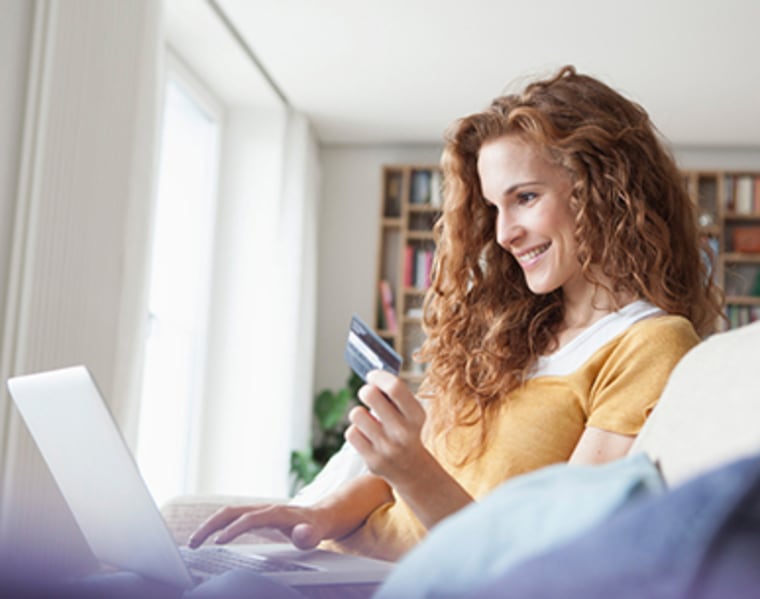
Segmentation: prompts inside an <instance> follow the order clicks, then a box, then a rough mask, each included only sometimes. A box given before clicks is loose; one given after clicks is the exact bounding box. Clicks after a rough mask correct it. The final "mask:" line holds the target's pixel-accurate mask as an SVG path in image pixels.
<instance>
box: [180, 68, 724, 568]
mask: <svg viewBox="0 0 760 599" xmlns="http://www.w3.org/2000/svg"><path fill="white" fill-rule="evenodd" d="M442 167H443V172H444V204H443V215H442V218H441V219H440V221H439V222H438V224H437V226H436V236H437V237H436V239H437V253H436V266H435V269H434V276H433V285H432V287H431V290H430V292H429V293H428V295H427V297H426V300H425V310H424V319H423V326H424V329H425V332H426V334H427V340H426V342H425V344H424V345H423V347H422V349H421V351H420V354H419V356H418V358H419V360H420V361H423V362H427V363H428V365H429V366H428V369H427V375H426V379H425V381H424V383H423V386H422V388H421V393H420V395H421V397H424V398H425V400H426V402H425V403H426V405H425V407H423V406H422V405H421V404H420V403H419V402H418V401H417V400H416V398H415V397H414V396H413V395H412V393H411V392H410V391H409V390H408V388H407V387H406V386H405V385H404V383H403V382H402V381H401V380H399V379H398V378H396V377H394V376H392V375H391V374H389V373H386V372H373V373H371V374H370V376H369V378H368V381H369V382H368V385H366V386H365V387H363V388H362V389H361V391H360V393H359V397H360V399H361V400H362V402H363V403H364V404H365V405H366V406H367V408H369V409H367V408H364V407H358V408H355V409H354V410H353V411H352V412H351V414H350V421H351V425H350V427H349V429H348V431H347V432H346V439H347V440H348V442H349V443H350V444H351V445H352V446H353V447H354V448H355V449H356V451H357V452H358V453H359V454H360V455H361V456H362V457H363V459H364V461H365V463H366V464H367V467H368V468H369V470H370V472H371V474H368V475H365V476H361V477H358V478H356V479H354V480H353V481H351V482H349V483H348V484H347V485H346V486H345V487H344V488H343V489H341V490H340V491H338V492H337V493H335V494H332V495H331V496H329V497H326V498H324V499H323V500H321V501H320V502H318V503H316V504H315V505H313V506H310V507H302V506H294V505H289V506H282V505H264V506H245V507H235V508H226V509H224V510H222V511H220V512H218V513H217V514H215V515H214V516H212V518H210V519H209V520H208V521H207V522H206V523H204V524H203V525H202V526H201V528H200V529H199V530H198V531H197V532H196V533H195V534H194V535H193V537H192V538H191V541H190V544H191V546H197V545H198V544H200V543H201V542H203V541H204V540H205V539H206V538H207V537H208V536H209V535H211V534H213V533H216V531H219V532H218V534H216V537H215V538H216V541H217V542H220V543H222V542H226V541H229V540H230V539H232V538H234V537H235V536H237V535H239V534H240V533H242V532H244V531H245V530H248V529H250V528H253V527H259V526H274V527H278V528H280V529H281V530H282V531H283V532H285V533H286V534H288V535H289V536H290V537H291V539H292V540H293V542H294V543H295V544H296V545H297V546H299V547H303V548H307V547H313V546H315V545H317V544H318V543H322V544H323V546H328V547H330V548H333V549H337V550H340V551H348V552H356V553H362V554H365V555H372V556H376V557H380V558H384V559H398V558H399V557H401V556H402V555H403V554H404V553H405V552H406V551H407V550H408V549H410V548H411V547H412V546H413V545H414V544H415V543H417V542H418V541H419V540H420V539H421V538H422V537H423V536H424V534H425V531H426V530H427V529H429V528H430V527H431V526H433V525H434V524H436V523H437V522H439V521H440V520H442V519H443V518H445V517H446V516H448V515H450V514H452V513H453V512H455V511H457V510H458V509H460V508H461V507H463V506H465V505H466V504H468V503H469V502H471V501H473V500H475V499H477V498H478V497H481V496H483V495H484V494H486V493H488V492H489V491H490V490H492V489H493V488H494V487H496V486H497V485H498V484H500V483H501V482H503V481H504V480H506V479H507V478H509V477H512V476H515V475H517V474H520V473H523V472H527V471H530V470H534V469H537V468H540V467H542V466H545V465H548V464H552V463H556V462H562V461H569V462H574V463H586V464H589V463H592V464H593V463H602V462H606V461H609V460H612V459H616V458H618V457H621V456H623V455H624V454H625V453H626V452H627V451H628V449H629V447H630V445H631V443H632V441H633V439H634V437H635V435H636V434H637V433H638V431H639V429H640V428H641V426H642V424H643V423H644V421H645V419H646V417H647V415H648V414H649V412H650V411H651V409H652V408H653V407H654V405H655V403H656V401H657V398H658V397H659V395H660V391H661V390H662V388H663V386H664V384H665V381H666V380H667V377H668V375H669V373H670V371H671V369H672V368H673V366H675V364H676V363H677V362H678V360H679V359H680V358H681V356H682V355H683V354H684V353H685V352H686V351H688V350H689V349H690V348H691V347H692V346H694V345H695V344H696V343H697V342H698V340H699V337H700V336H703V335H706V334H708V333H710V332H711V331H712V330H713V327H714V325H715V324H716V322H717V319H718V317H719V314H720V302H719V298H720V294H719V291H718V290H717V289H716V287H715V285H714V284H713V281H712V278H711V275H710V273H709V269H707V268H706V265H705V264H704V261H703V259H702V255H701V252H700V243H699V233H698V230H697V227H696V218H695V214H694V208H693V206H692V204H691V202H690V200H689V198H688V196H687V193H686V190H685V188H684V185H683V182H682V180H681V176H680V174H679V172H678V169H677V168H676V165H675V163H674V161H673V160H672V158H671V157H670V156H669V154H668V153H667V152H666V151H665V149H664V148H663V146H662V144H661V143H660V141H659V140H658V138H657V134H656V131H655V129H654V127H653V125H652V124H651V122H650V121H649V118H648V116H647V114H646V112H645V111H644V110H643V109H642V108H641V107H639V106H638V105H636V104H633V103H632V102H630V101H628V100H626V99H625V98H623V97H622V96H621V95H620V94H618V93H616V92H615V91H613V90H612V89H610V88H609V87H607V86H606V85H604V84H603V83H601V82H599V81H597V80H595V79H593V78H591V77H587V76H583V75H579V74H577V73H576V72H575V70H574V69H573V68H572V67H565V68H563V69H562V70H561V71H560V72H559V73H558V74H557V75H556V76H554V77H552V78H550V79H547V80H543V81H537V82H535V83H532V84H530V85H528V87H527V88H526V89H525V91H524V92H523V93H522V94H516V95H508V96H505V97H501V98H498V99H497V100H495V101H494V102H493V103H492V105H491V106H490V107H489V108H488V109H487V110H485V111H483V112H482V113H479V114H475V115H472V116H469V117H467V118H464V119H461V120H460V121H458V122H457V123H456V124H455V125H454V127H453V128H452V129H451V131H450V132H449V133H448V135H447V140H446V147H445V151H444V155H443V159H442ZM370 410H371V412H370Z"/></svg>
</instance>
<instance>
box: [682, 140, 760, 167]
mask: <svg viewBox="0 0 760 599" xmlns="http://www.w3.org/2000/svg"><path fill="white" fill-rule="evenodd" d="M673 154H674V156H675V158H676V161H677V162H678V166H679V167H680V168H682V169H686V170H689V169H691V170H706V171H709V170H751V171H760V146H759V147H756V148H733V147H725V148H708V147H688V146H676V147H674V148H673Z"/></svg>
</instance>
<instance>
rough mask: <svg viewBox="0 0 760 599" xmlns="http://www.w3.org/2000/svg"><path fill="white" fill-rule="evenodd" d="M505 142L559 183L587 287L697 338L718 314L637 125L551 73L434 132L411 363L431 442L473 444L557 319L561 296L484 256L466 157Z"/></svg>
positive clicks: (715, 296)
mask: <svg viewBox="0 0 760 599" xmlns="http://www.w3.org/2000/svg"><path fill="white" fill-rule="evenodd" d="M505 135H516V136H519V137H520V139H521V140H523V141H526V142H528V143H531V144H533V145H534V146H535V147H536V148H538V149H539V150H540V151H542V152H544V154H545V156H546V157H547V158H548V159H549V160H550V161H551V162H553V163H554V164H556V165H558V166H560V167H562V168H565V169H567V171H568V172H569V173H570V175H571V177H572V181H573V192H572V196H571V200H570V201H571V206H572V208H573V210H574V213H575V235H576V239H577V240H578V259H579V261H580V263H581V268H582V272H583V273H584V275H585V276H586V277H587V278H588V279H589V280H590V281H592V282H593V283H595V284H597V285H600V286H602V287H605V288H607V289H608V291H610V292H611V293H612V294H613V295H614V296H617V297H621V296H622V297H625V296H633V297H639V298H643V299H646V300H648V301H650V302H651V303H653V304H654V305H656V306H658V307H660V308H662V309H663V310H665V311H666V312H668V313H671V314H679V315H682V316H684V317H686V318H687V319H689V320H690V321H691V322H692V324H693V325H694V327H695V329H696V330H697V331H698V332H699V333H700V334H701V335H706V334H708V333H710V332H711V331H713V330H714V327H715V325H716V323H717V322H718V319H719V317H720V314H721V302H722V295H721V292H720V290H719V289H718V288H717V286H716V285H715V283H714V281H713V278H712V273H711V269H710V268H709V267H708V266H707V265H706V263H705V260H704V256H703V254H702V250H701V244H700V234H699V230H698V227H697V222H696V213H695V207H694V205H693V203H692V201H691V200H690V198H689V196H688V193H687V191H686V187H685V184H684V181H683V177H682V175H681V174H680V172H679V170H678V168H677V166H676V164H675V161H674V159H673V158H672V156H671V155H670V153H669V152H668V151H667V150H666V149H665V147H664V145H663V143H662V142H661V141H660V139H659V138H658V134H657V131H656V129H655V127H654V125H653V124H652V123H651V121H650V119H649V117H648V115H647V113H646V112H645V110H644V109H643V108H642V107H641V106H639V105H638V104H636V103H634V102H631V101H629V100H627V99H626V98H624V97H623V96H622V95H620V94H619V93H617V92H616V91H614V90H612V89H611V88H610V87H608V86H607V85H605V84H603V83H601V82H600V81H598V80H596V79H594V78H592V77H589V76H586V75H580V74H578V73H576V71H575V69H574V68H573V67H571V66H567V67H564V68H562V69H561V70H560V71H559V72H558V73H557V74H556V75H555V76H553V77H551V78H549V79H547V80H541V81H536V82H534V83H531V84H530V85H528V86H527V88H526V89H525V91H524V92H523V93H522V94H513V95H506V96H503V97H500V98H497V99H496V100H494V101H493V102H492V104H491V106H490V107H489V108H488V109H487V110H485V111H483V112H481V113H477V114H474V115H471V116H468V117H466V118H463V119H460V120H459V121H457V122H456V123H454V125H453V126H452V128H451V129H450V130H449V131H448V132H447V135H446V146H445V149H444V153H443V157H442V161H441V166H442V170H443V176H444V202H443V212H442V216H441V218H440V219H439V221H438V222H437V224H436V227H435V234H436V242H437V250H436V261H435V267H434V273H433V284H432V286H431V289H430V291H429V292H428V294H427V296H426V298H425V304H424V317H423V328H424V330H425V333H426V335H427V339H426V341H425V343H424V344H423V346H422V348H421V349H420V351H419V352H418V355H417V359H418V360H419V361H422V362H427V363H428V369H427V375H426V378H425V381H424V382H423V385H422V387H421V389H420V392H421V395H423V396H428V397H429V398H430V400H431V401H433V402H435V407H434V409H433V410H431V424H432V430H433V431H434V432H441V431H443V430H446V429H449V428H450V427H452V426H454V425H476V424H478V423H482V424H483V427H482V430H483V436H484V438H485V435H486V434H487V421H486V417H487V413H488V412H489V411H490V410H492V409H496V408H498V407H499V405H500V403H501V402H502V401H503V398H505V397H506V395H507V393H508V392H509V391H510V390H512V389H514V388H516V387H517V386H519V385H520V384H521V383H522V382H523V381H524V380H525V378H526V375H527V373H528V372H529V370H530V369H531V367H532V366H533V365H534V364H535V362H536V360H537V358H538V357H539V356H541V355H542V354H545V353H548V352H550V351H551V350H552V348H553V347H554V346H555V345H556V343H557V333H558V330H559V327H560V325H561V323H562V319H563V301H562V291H561V289H558V290H556V291H554V292H552V293H549V294H546V295H535V294H533V293H532V292H531V291H530V290H529V289H528V287H527V285H526V283H525V279H524V277H523V273H522V269H521V268H520V267H519V266H518V264H517V262H516V261H515V259H514V258H513V257H512V255H511V254H510V253H508V252H506V251H504V250H503V249H502V248H501V247H500V246H499V245H498V244H497V242H496V237H495V222H494V218H495V217H494V213H493V212H492V211H490V210H489V209H488V207H487V206H486V205H485V204H484V202H483V199H482V192H481V188H480V181H479V178H478V172H477V161H478V154H479V151H480V148H481V147H482V145H483V144H484V142H486V141H489V140H493V139H495V138H498V137H502V136H505ZM592 265H594V266H595V267H596V268H598V269H600V272H601V275H602V277H601V278H603V279H604V281H605V282H607V283H606V284H603V283H602V282H601V281H600V280H599V278H597V277H594V275H593V272H592V268H591V267H592ZM440 390H445V393H440V392H439V391H440Z"/></svg>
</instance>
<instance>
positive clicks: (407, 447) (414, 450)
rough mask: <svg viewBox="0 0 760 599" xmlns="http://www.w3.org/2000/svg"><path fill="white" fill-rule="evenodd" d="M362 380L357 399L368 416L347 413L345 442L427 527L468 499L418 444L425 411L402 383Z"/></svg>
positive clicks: (380, 376) (377, 374)
mask: <svg viewBox="0 0 760 599" xmlns="http://www.w3.org/2000/svg"><path fill="white" fill-rule="evenodd" d="M367 381H368V383H369V384H368V385H365V386H364V387H362V388H361V389H360V391H359V397H360V399H361V400H362V402H363V403H364V404H365V405H366V406H368V407H369V408H370V410H371V412H370V411H369V410H367V409H366V408H364V407H357V408H354V409H353V410H352V411H351V413H350V414H349V419H350V421H351V426H350V427H349V428H348V430H347V431H346V439H347V440H348V441H349V442H350V443H351V444H352V445H353V446H354V447H355V448H356V450H357V451H358V452H359V454H361V456H362V457H363V458H364V461H365V463H366V464H367V467H368V468H369V470H370V471H371V472H373V473H374V474H376V475H378V476H381V477H382V478H383V479H385V480H386V481H387V482H388V484H390V485H392V486H393V487H394V488H395V490H396V492H397V493H398V494H399V495H400V496H401V497H403V498H404V500H405V501H406V503H407V504H408V505H409V507H410V508H411V509H412V511H414V513H415V515H416V516H417V517H418V518H419V520H420V521H421V522H422V524H424V525H425V526H426V527H427V528H430V527H431V526H433V525H434V524H436V523H437V522H439V521H440V520H442V519H443V518H445V517H446V516H449V515H451V514H453V513H454V512H456V511H457V510H459V509H460V508H462V507H464V506H465V505H467V504H468V503H470V502H471V501H472V497H471V496H470V495H469V493H467V491H465V489H464V488H463V487H462V486H461V485H460V484H459V483H458V482H457V481H456V480H455V479H454V478H453V477H452V476H451V475H450V474H448V472H446V470H444V468H443V467H442V466H441V465H440V464H439V463H438V461H437V460H436V459H435V458H434V457H433V455H432V454H431V453H430V452H429V451H428V450H427V448H426V447H425V446H424V445H423V443H422V438H421V433H422V426H423V424H424V421H425V410H424V409H423V407H422V406H421V405H420V403H419V402H418V401H417V398H416V397H414V395H413V394H412V393H411V391H410V390H409V388H408V387H407V386H406V385H405V384H404V383H403V381H401V380H400V379H399V378H398V377H396V376H394V375H392V374H390V373H388V372H383V371H373V372H370V373H369V375H368V376H367Z"/></svg>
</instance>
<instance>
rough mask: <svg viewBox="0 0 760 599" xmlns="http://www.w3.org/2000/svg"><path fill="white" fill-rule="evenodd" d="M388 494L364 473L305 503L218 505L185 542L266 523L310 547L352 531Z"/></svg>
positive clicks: (228, 535)
mask: <svg viewBox="0 0 760 599" xmlns="http://www.w3.org/2000/svg"><path fill="white" fill-rule="evenodd" d="M392 498H393V496H392V495H391V492H390V487H389V486H388V484H387V483H386V482H385V481H384V480H383V479H381V478H378V477H377V476H374V475H371V474H365V475H362V476H359V477H357V478H356V479H354V480H352V481H350V482H349V483H347V484H346V485H344V486H343V487H342V488H341V489H339V490H338V491H336V492H335V493H333V494H331V495H329V496H327V497H326V498H324V499H322V500H321V501H319V502H317V503H315V504H314V505H312V506H308V507H304V506H296V505H287V504H259V505H247V506H228V507H225V508H222V509H220V510H219V511H217V512H216V513H215V514H213V515H212V516H211V517H210V518H208V519H207V520H206V521H205V522H204V523H203V524H201V526H200V527H199V528H198V530H196V531H195V532H194V533H193V534H192V535H191V536H190V539H189V540H188V545H189V546H190V547H193V548H195V547H198V546H199V545H201V544H202V543H203V542H204V541H205V540H206V539H208V538H209V537H210V536H212V535H214V534H216V536H215V538H214V542H215V543H227V542H229V541H231V540H233V539H234V538H235V537H238V536H240V535H241V534H243V533H244V532H246V531H248V530H251V529H254V528H264V527H267V528H276V529H278V530H280V531H281V532H282V533H283V534H285V535H287V536H288V537H290V539H291V541H292V542H293V544H294V545H295V546H296V547H299V548H301V549H311V548H313V547H316V546H317V545H318V544H319V543H320V542H321V541H323V540H325V539H339V538H341V537H343V536H345V535H347V534H349V533H350V532H352V531H354V530H355V529H356V528H358V527H359V526H360V525H361V524H362V523H363V522H364V520H366V519H367V517H368V516H369V514H371V513H372V512H373V511H374V510H375V509H376V508H377V507H379V506H380V505H382V504H383V503H387V502H388V501H391V500H392Z"/></svg>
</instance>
